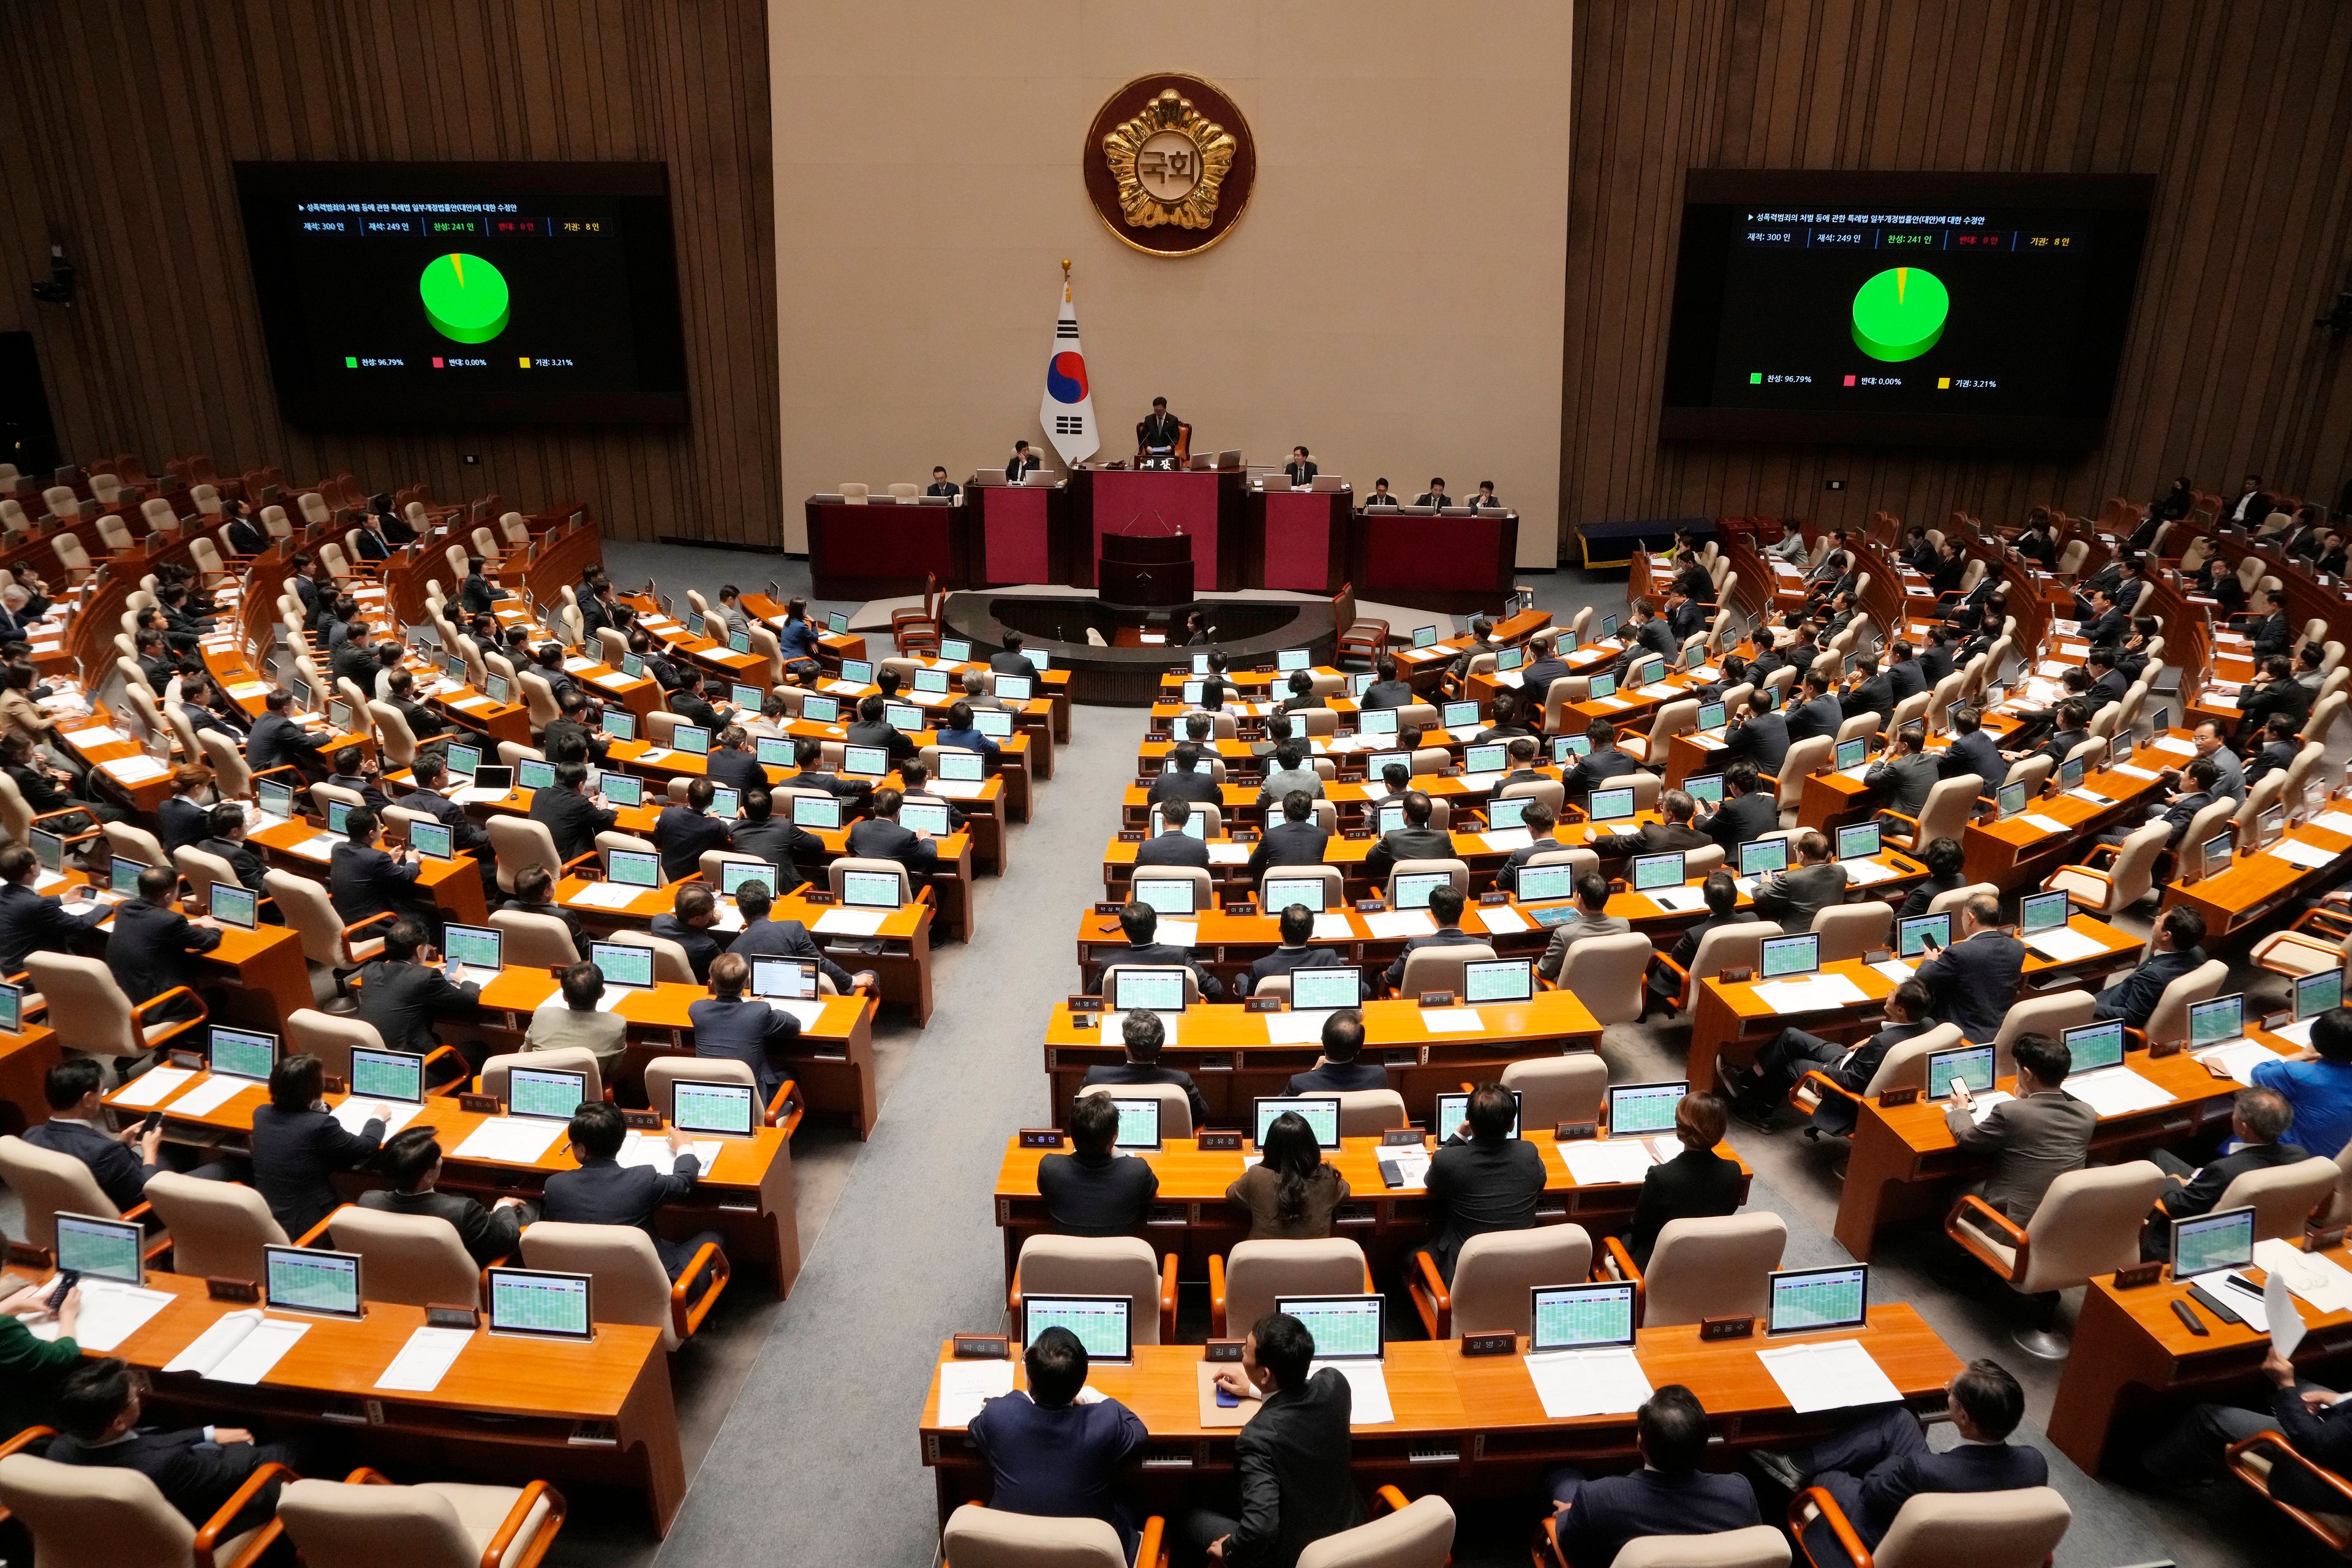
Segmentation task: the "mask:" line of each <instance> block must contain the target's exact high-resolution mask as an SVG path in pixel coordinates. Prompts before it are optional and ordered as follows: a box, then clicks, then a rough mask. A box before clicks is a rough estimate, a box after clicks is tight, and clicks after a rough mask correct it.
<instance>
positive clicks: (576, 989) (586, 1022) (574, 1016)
mask: <svg viewBox="0 0 2352 1568" xmlns="http://www.w3.org/2000/svg"><path fill="white" fill-rule="evenodd" d="M603 1000H604V971H603V970H601V969H599V968H597V967H596V966H595V965H594V964H593V963H575V964H572V965H571V966H570V967H569V968H567V969H565V970H564V972H563V977H562V980H561V981H560V982H559V983H558V984H557V986H556V992H555V994H554V995H552V996H551V997H549V998H548V999H547V1000H546V1001H544V1002H541V1004H540V1005H539V1006H538V1007H537V1008H536V1009H535V1010H533V1012H532V1013H531V1016H530V1032H529V1033H528V1034H526V1035H524V1036H523V1040H522V1048H523V1049H524V1050H526V1051H562V1050H572V1049H575V1048H576V1049H579V1050H583V1051H593V1053H595V1057H596V1070H597V1073H598V1075H599V1076H600V1078H601V1079H603V1081H604V1082H606V1083H610V1082H611V1081H612V1080H613V1069H614V1068H616V1067H618V1066H619V1065H620V1062H621V1057H622V1054H623V1053H624V1052H625V1051H626V1050H627V1049H628V1046H629V1025H628V1020H626V1019H625V1018H624V1017H622V1016H620V1015H619V1014H618V1013H605V1012H600V1011H598V1010H597V1004H598V1003H599V1002H601V1001H603ZM393 1142H399V1140H398V1139H396V1138H395V1139H394V1141H393Z"/></svg>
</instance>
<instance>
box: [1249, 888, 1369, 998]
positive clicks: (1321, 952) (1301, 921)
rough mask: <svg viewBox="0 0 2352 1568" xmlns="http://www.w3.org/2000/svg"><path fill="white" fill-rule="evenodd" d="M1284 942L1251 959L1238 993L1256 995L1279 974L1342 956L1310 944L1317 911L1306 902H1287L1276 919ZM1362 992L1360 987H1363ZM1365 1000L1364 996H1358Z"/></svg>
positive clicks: (1319, 966)
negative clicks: (1309, 907)
mask: <svg viewBox="0 0 2352 1568" xmlns="http://www.w3.org/2000/svg"><path fill="white" fill-rule="evenodd" d="M1276 924H1277V927H1278V929H1279V931H1280V932H1281V936H1282V942H1281V944H1280V945H1279V946H1277V947H1276V949H1275V950H1274V951H1273V952H1269V953H1266V954H1265V955H1264V956H1263V957H1260V958H1256V959H1253V960H1252V961H1251V962H1250V967H1249V973H1247V974H1244V975H1241V976H1238V977H1237V978H1236V979H1235V980H1234V995H1236V996H1248V995H1252V994H1255V993H1256V992H1257V989H1258V987H1259V986H1261V985H1262V984H1265V982H1266V981H1268V980H1271V979H1273V978H1274V977H1275V976H1276V975H1286V974H1291V973H1296V972H1297V971H1298V970H1301V969H1326V968H1332V967H1336V966H1337V965H1338V964H1339V953H1338V952H1335V951H1334V950H1332V949H1330V948H1328V947H1309V946H1308V945H1307V942H1308V940H1309V939H1310V938H1311V937H1312V936H1313V935H1314V934H1315V914H1314V911H1313V910H1309V909H1308V908H1307V906H1306V905H1305V904H1285V905H1284V906H1283V907H1282V910H1281V913H1280V915H1279V916H1278V918H1277V921H1276ZM1359 990H1360V987H1359ZM1358 999H1359V1000H1361V997H1360V996H1359V998H1358Z"/></svg>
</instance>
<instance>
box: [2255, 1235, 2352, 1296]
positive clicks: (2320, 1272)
mask: <svg viewBox="0 0 2352 1568" xmlns="http://www.w3.org/2000/svg"><path fill="white" fill-rule="evenodd" d="M2254 1262H2255V1264H2256V1265H2257V1266H2259V1267H2260V1268H2263V1269H2265V1270H2267V1271H2268V1272H2269V1274H2270V1276H2271V1278H2273V1279H2284V1280H2285V1281H2286V1284H2287V1289H2290V1290H2292V1291H2294V1293H2295V1294H2296V1295H2298V1296H2300V1297H2302V1298H2303V1299H2304V1300H2305V1301H2307V1302H2309V1303H2310V1304H2311V1307H2312V1309H2313V1310H2315V1311H2320V1312H2343V1311H2352V1269H2347V1268H2345V1267H2344V1266H2343V1265H2342V1264H2340V1263H2338V1262H2336V1260H2335V1259H2334V1258H2322V1257H2318V1256H2315V1254H2312V1253H2308V1252H2305V1251H2303V1250H2302V1249H2301V1248H2299V1247H2296V1246H2295V1245H2294V1243H2293V1242H2291V1241H2287V1240H2285V1239H2284V1238H2281V1237H2272V1238H2270V1239H2269V1240H2266V1241H2258V1242H2256V1243H2254Z"/></svg>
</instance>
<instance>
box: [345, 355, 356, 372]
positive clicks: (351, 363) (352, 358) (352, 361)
mask: <svg viewBox="0 0 2352 1568" xmlns="http://www.w3.org/2000/svg"><path fill="white" fill-rule="evenodd" d="M359 367H360V362H359V358H358V356H357V355H354V354H345V355H344V356H343V368H344V369H345V370H357V369H359Z"/></svg>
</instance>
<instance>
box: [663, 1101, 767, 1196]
mask: <svg viewBox="0 0 2352 1568" xmlns="http://www.w3.org/2000/svg"><path fill="white" fill-rule="evenodd" d="M757 1095H758V1091H757V1090H755V1089H753V1088H752V1087H751V1085H750V1084H748V1083H725V1082H716V1081H711V1080H707V1079H691V1078H680V1079H671V1080H670V1086H669V1124H670V1125H671V1126H672V1127H675V1128H677V1130H678V1131H681V1132H715V1133H719V1134H723V1135H725V1136H727V1137H730V1138H749V1137H750V1136H751V1130H752V1129H753V1128H754V1127H756V1126H758V1125H759V1121H760V1108H759V1105H758V1103H757ZM706 1174H707V1173H706Z"/></svg>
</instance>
